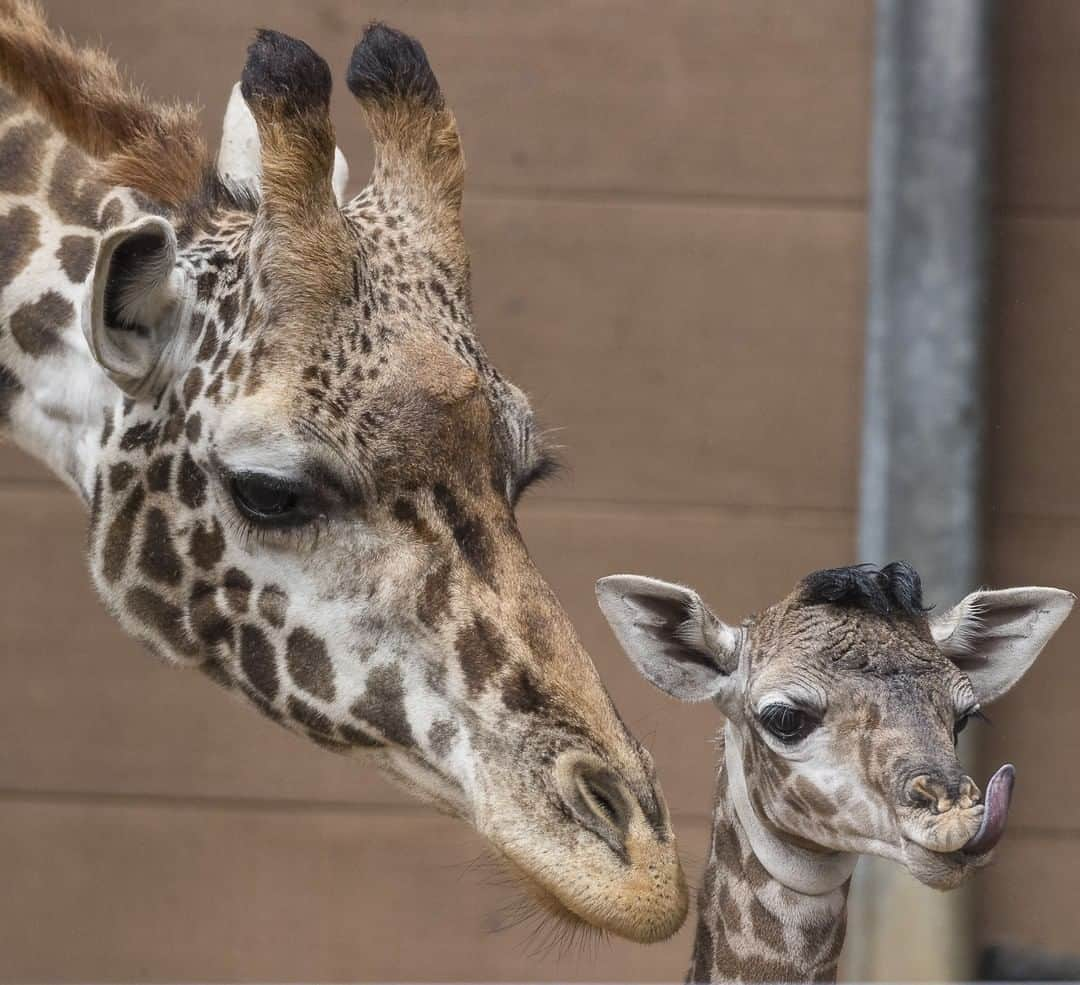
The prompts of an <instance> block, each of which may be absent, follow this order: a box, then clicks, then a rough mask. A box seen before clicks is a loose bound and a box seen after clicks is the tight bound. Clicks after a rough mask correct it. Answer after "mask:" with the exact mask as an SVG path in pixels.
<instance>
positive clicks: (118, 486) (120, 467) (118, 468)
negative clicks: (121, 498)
mask: <svg viewBox="0 0 1080 985" xmlns="http://www.w3.org/2000/svg"><path fill="white" fill-rule="evenodd" d="M134 474H135V469H134V468H132V466H131V465H130V464H128V463H127V462H117V463H116V464H115V465H113V466H112V467H111V468H110V469H109V489H110V490H111V491H112V492H120V491H121V490H122V489H123V488H124V487H125V486H126V485H127V484H128V483H129V482H130V481H131V477H132V476H133V475H134Z"/></svg>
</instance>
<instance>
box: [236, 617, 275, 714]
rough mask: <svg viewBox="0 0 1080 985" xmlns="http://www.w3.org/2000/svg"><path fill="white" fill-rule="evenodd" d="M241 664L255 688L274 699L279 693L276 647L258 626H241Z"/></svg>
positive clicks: (270, 699)
mask: <svg viewBox="0 0 1080 985" xmlns="http://www.w3.org/2000/svg"><path fill="white" fill-rule="evenodd" d="M240 666H241V667H243V668H244V674H245V675H247V679H248V680H249V681H251V683H252V685H253V686H254V687H255V689H256V690H257V691H258V692H259V693H260V694H261V695H263V697H265V698H266V699H267V701H273V700H274V698H276V697H277V693H278V687H279V684H278V671H277V658H276V656H275V654H274V647H273V644H271V642H270V640H269V639H267V636H266V634H265V633H264V632H263V631H262V630H261V629H259V627H258V626H252V625H249V624H245V625H243V626H242V627H241V628H240Z"/></svg>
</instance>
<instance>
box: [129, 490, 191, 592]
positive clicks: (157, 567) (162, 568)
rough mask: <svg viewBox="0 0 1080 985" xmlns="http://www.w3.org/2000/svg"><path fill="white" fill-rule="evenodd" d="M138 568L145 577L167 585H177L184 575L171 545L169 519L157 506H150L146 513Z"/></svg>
mask: <svg viewBox="0 0 1080 985" xmlns="http://www.w3.org/2000/svg"><path fill="white" fill-rule="evenodd" d="M139 568H140V569H141V571H142V572H143V574H145V575H146V576H147V577H149V578H152V579H153V580H154V581H160V582H164V583H165V584H167V585H179V584H180V579H181V578H183V576H184V568H183V564H182V563H181V561H180V555H179V554H177V553H176V548H175V547H173V540H172V534H171V533H170V532H169V521H168V520H167V519H166V517H165V514H164V513H162V512H161V510H159V509H158V508H157V507H153V508H151V510H150V512H149V513H147V515H146V531H145V533H144V534H143V544H142V553H141V554H140V555H139Z"/></svg>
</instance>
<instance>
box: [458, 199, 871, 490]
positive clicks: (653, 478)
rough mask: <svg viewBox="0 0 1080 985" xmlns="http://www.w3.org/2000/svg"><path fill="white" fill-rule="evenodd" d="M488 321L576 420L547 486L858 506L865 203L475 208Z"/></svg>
mask: <svg viewBox="0 0 1080 985" xmlns="http://www.w3.org/2000/svg"><path fill="white" fill-rule="evenodd" d="M468 218H469V225H468V233H469V236H470V238H471V241H472V243H473V245H474V249H475V251H476V262H475V285H474V293H475V298H476V302H475V304H476V313H477V326H478V331H479V333H480V337H481V340H482V341H483V342H484V344H485V346H486V347H487V348H488V350H489V351H490V353H491V354H492V357H493V358H494V360H495V362H496V364H497V365H498V366H500V368H501V369H502V370H503V371H504V372H505V373H506V374H507V375H508V376H510V378H511V379H514V380H517V381H518V382H519V383H520V384H521V385H522V386H523V387H524V388H525V389H526V390H528V391H529V392H530V394H531V395H532V396H533V398H534V404H535V406H536V408H537V410H538V412H539V413H540V415H541V420H542V423H544V424H547V425H549V426H553V427H556V428H561V429H562V430H558V431H557V432H556V435H555V439H556V440H557V441H560V442H563V443H565V444H566V446H567V455H566V457H567V459H568V461H569V464H570V466H571V469H570V474H569V475H568V476H566V477H564V479H562V480H561V481H559V482H557V483H552V484H551V485H549V486H547V487H546V488H545V489H544V490H542V492H541V495H549V496H554V497H562V496H565V497H570V498H574V499H602V500H622V501H633V502H641V501H646V502H656V501H665V502H681V503H698V504H703V503H718V504H719V503H723V504H738V505H742V506H776V505H779V506H800V507H817V508H822V509H837V508H842V509H848V508H851V507H853V506H854V499H855V492H856V489H855V482H856V480H855V463H856V460H857V454H858V430H859V414H860V407H861V396H862V395H861V388H860V384H859V378H860V374H861V365H862V327H861V319H862V310H863V282H864V278H865V267H864V259H863V250H864V229H863V217H862V215H861V214H860V213H857V212H843V211H841V212H834V211H827V210H812V211H797V210H790V209H735V208H716V209H695V208H688V207H650V206H622V205H581V204H574V205H564V204H561V203H551V202H546V203H525V202H514V203H510V202H506V203H501V204H500V206H499V207H498V208H496V207H495V206H494V205H491V206H488V205H486V204H485V205H484V206H481V207H477V208H474V209H472V210H470V212H469V215H468Z"/></svg>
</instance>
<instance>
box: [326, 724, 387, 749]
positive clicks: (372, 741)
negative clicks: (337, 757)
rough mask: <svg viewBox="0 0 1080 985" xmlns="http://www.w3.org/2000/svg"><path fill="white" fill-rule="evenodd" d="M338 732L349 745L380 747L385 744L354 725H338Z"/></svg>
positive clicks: (366, 747)
mask: <svg viewBox="0 0 1080 985" xmlns="http://www.w3.org/2000/svg"><path fill="white" fill-rule="evenodd" d="M338 734H339V735H340V736H341V737H342V739H344V740H345V741H346V742H347V743H348V744H349V745H351V746H359V747H360V748H362V749H381V748H383V746H385V745H386V743H385V742H380V741H379V740H378V739H376V738H375V736H373V735H370V734H369V733H367V732H365V731H364V730H363V729H362V728H357V727H356V726H354V725H339V726H338Z"/></svg>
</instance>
